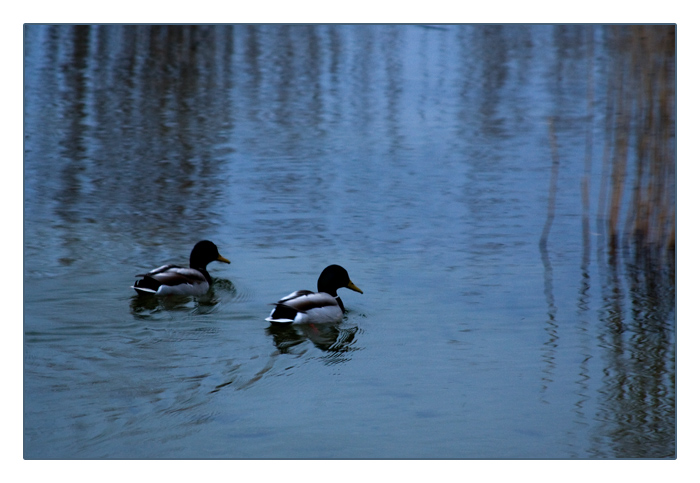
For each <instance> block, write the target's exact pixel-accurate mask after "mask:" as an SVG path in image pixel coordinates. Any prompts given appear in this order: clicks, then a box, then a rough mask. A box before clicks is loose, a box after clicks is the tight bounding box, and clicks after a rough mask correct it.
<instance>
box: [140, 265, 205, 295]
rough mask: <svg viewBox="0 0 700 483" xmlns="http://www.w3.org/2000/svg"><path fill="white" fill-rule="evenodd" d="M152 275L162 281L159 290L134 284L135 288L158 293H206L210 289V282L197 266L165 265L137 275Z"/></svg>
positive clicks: (151, 276)
mask: <svg viewBox="0 0 700 483" xmlns="http://www.w3.org/2000/svg"><path fill="white" fill-rule="evenodd" d="M146 276H147V277H150V278H152V279H154V280H157V281H158V282H160V283H161V285H160V286H159V287H158V290H153V289H150V288H147V287H136V286H132V287H131V288H133V289H134V290H138V291H141V292H144V293H151V294H156V295H195V296H196V295H204V294H205V293H207V291H208V290H209V282H207V279H206V277H205V276H204V274H203V273H202V272H200V271H199V270H197V269H195V268H184V267H178V266H175V265H163V266H161V267H158V268H156V269H154V270H151V271H150V272H148V273H146V274H141V275H137V277H146Z"/></svg>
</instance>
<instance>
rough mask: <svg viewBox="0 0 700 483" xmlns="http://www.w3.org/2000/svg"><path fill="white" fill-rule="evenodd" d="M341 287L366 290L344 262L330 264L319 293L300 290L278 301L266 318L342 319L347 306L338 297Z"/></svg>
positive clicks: (278, 320)
mask: <svg viewBox="0 0 700 483" xmlns="http://www.w3.org/2000/svg"><path fill="white" fill-rule="evenodd" d="M339 288H349V289H350V290H354V291H355V292H359V293H362V290H360V289H359V288H358V287H357V285H355V284H354V283H352V281H350V276H349V275H348V272H347V270H345V269H344V268H343V267H341V266H340V265H330V266H328V267H326V268H325V269H324V270H323V272H321V275H320V276H319V277H318V292H312V291H310V290H297V291H296V292H293V293H290V294H289V295H287V296H286V297H284V298H283V299H281V300H279V301H278V302H277V303H275V304H273V305H274V306H275V308H274V309H272V312H271V313H270V316H269V317H267V318H266V319H265V320H267V321H268V322H274V323H278V324H308V323H332V322H339V321H341V320H342V318H343V313H344V312H345V307H344V306H343V301H342V300H340V297H338V292H337V291H338V289H339Z"/></svg>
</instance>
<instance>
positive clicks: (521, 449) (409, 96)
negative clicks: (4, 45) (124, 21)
mask: <svg viewBox="0 0 700 483" xmlns="http://www.w3.org/2000/svg"><path fill="white" fill-rule="evenodd" d="M674 42H675V29H674V27H654V26H646V27H624V26H618V27H615V26H611V27H595V26H561V27H554V26H527V25H511V26H470V25H459V26H455V25H440V26H416V25H393V26H382V25H373V26H365V25H354V26H342V25H311V26H303V25H294V26H282V25H276V26H268V25H257V26H243V25H236V26H211V27H209V26H198V27H188V26H177V27H167V26H157V27H150V26H119V25H108V26H99V27H97V26H79V27H73V26H67V25H64V26H41V25H28V26H26V27H25V52H24V55H25V78H24V82H25V84H24V86H25V98H24V104H25V116H24V120H25V159H24V456H25V458H31V459H35V458H80V459H83V458H673V457H675V455H676V419H675V409H676V376H675V375H676V302H675V288H676V282H675V254H674V252H673V250H674V247H675V209H676V208H675V206H676V205H675V90H674V86H675V61H674V59H675V51H674ZM640 73H641V74H640ZM200 239H210V240H212V241H214V242H215V243H216V244H217V245H218V247H219V251H220V252H221V254H222V255H223V256H225V257H226V258H228V259H230V260H231V262H232V263H231V264H230V265H225V264H221V263H216V262H214V263H212V264H211V265H210V266H209V268H210V273H211V274H212V276H213V277H214V286H213V288H212V290H211V291H210V293H209V294H207V296H205V297H201V298H198V299H192V298H188V297H182V298H168V299H163V300H154V299H148V300H145V299H139V298H137V297H136V295H135V293H134V291H133V290H131V289H130V288H129V287H130V285H132V283H133V281H134V275H135V274H137V273H142V272H143V271H144V270H148V269H151V268H154V267H157V266H159V265H162V264H164V263H168V262H172V263H180V264H186V263H187V260H188V257H189V252H190V250H191V248H192V246H193V245H194V243H195V242H197V241H198V240H200ZM331 263H337V264H340V265H343V266H344V267H345V268H346V269H347V270H348V271H349V273H350V277H351V279H352V280H353V282H354V283H355V284H356V285H358V286H359V287H360V288H361V289H362V290H363V292H364V294H359V293H356V292H351V291H349V290H341V291H340V292H339V294H340V295H341V297H343V301H344V303H345V306H346V307H347V308H348V309H349V310H348V313H347V315H346V317H345V318H344V320H343V322H342V323H340V324H339V325H332V326H323V325H321V326H319V325H302V326H298V327H285V326H274V325H270V324H269V323H267V322H265V320H264V318H265V317H266V316H267V315H268V314H269V311H270V305H268V304H269V303H271V302H274V301H275V300H277V299H279V298H280V297H281V296H283V295H286V294H287V293H289V292H291V291H293V290H297V289H315V287H316V279H317V277H318V275H319V273H320V272H321V270H322V269H323V268H324V267H325V266H326V265H329V264H331Z"/></svg>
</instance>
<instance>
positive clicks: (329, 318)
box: [265, 290, 343, 324]
mask: <svg viewBox="0 0 700 483" xmlns="http://www.w3.org/2000/svg"><path fill="white" fill-rule="evenodd" d="M275 305H284V306H286V307H289V308H290V309H293V310H294V311H296V315H295V316H294V318H293V319H290V318H276V317H274V316H273V315H274V313H275V310H277V307H275V308H274V309H273V310H272V312H270V316H269V317H267V318H266V319H265V320H267V321H268V322H276V323H278V324H279V323H282V324H290V323H291V324H309V323H317V324H322V323H334V322H340V321H341V320H342V319H343V311H342V309H341V308H340V305H338V301H337V300H336V298H335V297H333V296H332V295H330V294H327V293H324V292H309V291H307V290H299V291H296V292H292V293H290V294H289V295H287V296H286V297H284V298H282V299H281V300H279V301H278V302H277V303H276V304H275Z"/></svg>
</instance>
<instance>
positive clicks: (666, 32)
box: [584, 26, 676, 458]
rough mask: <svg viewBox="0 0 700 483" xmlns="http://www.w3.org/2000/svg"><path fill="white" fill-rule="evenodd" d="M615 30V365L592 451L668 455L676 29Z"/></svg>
mask: <svg viewBox="0 0 700 483" xmlns="http://www.w3.org/2000/svg"><path fill="white" fill-rule="evenodd" d="M605 33H606V40H607V42H606V46H607V47H608V49H609V50H610V53H611V54H610V64H611V65H610V70H609V83H608V88H607V93H606V94H607V98H606V102H607V103H608V110H607V113H606V118H605V122H606V130H605V132H606V136H607V137H606V148H605V151H604V157H605V159H604V162H605V169H604V170H603V175H602V176H603V177H602V178H601V191H600V199H599V224H598V227H599V231H600V232H601V234H602V235H603V236H601V237H599V240H600V244H599V246H598V260H599V270H600V273H601V281H602V293H603V302H604V303H603V308H602V311H601V313H600V320H601V322H602V323H603V327H602V331H601V333H600V334H599V342H600V346H601V347H603V348H604V349H606V361H605V364H604V378H603V387H602V388H601V389H600V390H599V400H600V405H599V407H598V412H597V419H598V420H599V421H600V428H599V429H600V431H599V432H598V433H597V436H596V437H594V438H593V440H594V444H593V448H592V450H591V452H592V454H593V456H601V457H602V456H605V455H607V454H606V452H605V451H606V449H607V448H612V451H613V453H614V456H616V457H625V458H635V457H647V458H668V457H674V456H675V454H676V446H675V441H676V417H675V409H676V383H675V373H676V357H675V351H676V342H675V341H676V339H675V290H676V288H675V283H676V282H675V270H676V269H675V219H676V217H675V210H676V208H675V206H676V201H675V170H676V155H675V27H674V26H614V27H610V28H608V29H606V30H605ZM630 191H631V192H630ZM625 214H626V221H625V222H624V223H622V219H623V217H624V216H625ZM584 236H587V234H585V233H584ZM604 240H607V243H605V242H604ZM604 243H605V244H604ZM585 257H586V254H584V260H585ZM603 448H605V449H603ZM608 456H609V455H608Z"/></svg>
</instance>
